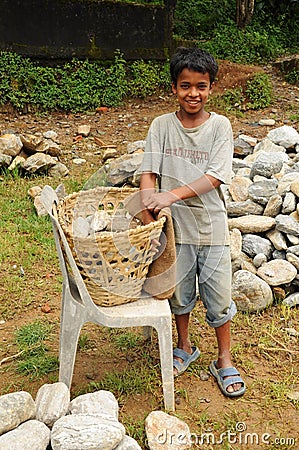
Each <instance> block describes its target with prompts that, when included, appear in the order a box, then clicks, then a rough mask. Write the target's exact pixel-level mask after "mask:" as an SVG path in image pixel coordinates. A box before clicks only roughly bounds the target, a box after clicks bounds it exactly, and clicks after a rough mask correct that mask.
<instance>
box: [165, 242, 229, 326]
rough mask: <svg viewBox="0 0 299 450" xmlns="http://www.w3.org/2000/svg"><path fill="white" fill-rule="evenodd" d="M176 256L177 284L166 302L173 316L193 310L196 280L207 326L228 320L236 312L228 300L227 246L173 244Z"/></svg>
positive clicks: (219, 324)
mask: <svg viewBox="0 0 299 450" xmlns="http://www.w3.org/2000/svg"><path fill="white" fill-rule="evenodd" d="M176 254H177V260H176V261H177V264H176V272H177V274H176V278H177V284H176V289H175V293H174V295H173V297H172V298H171V299H170V307H171V311H172V312H173V314H176V315H181V314H186V313H189V312H190V311H192V310H193V308H194V307H195V304H196V300H197V290H196V279H197V280H198V288H199V295H200V299H201V300H202V302H203V304H204V306H205V308H206V310H207V313H206V321H207V323H208V324H209V325H210V326H211V327H213V328H217V327H220V326H221V325H223V324H225V323H226V322H228V321H229V320H231V319H232V318H233V317H234V315H235V314H236V312H237V308H236V305H235V303H234V301H233V300H232V298H231V276H232V272H231V258H230V249H229V246H222V245H211V246H208V245H204V246H197V245H189V244H176Z"/></svg>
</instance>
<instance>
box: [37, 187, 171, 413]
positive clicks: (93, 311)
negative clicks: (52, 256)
mask: <svg viewBox="0 0 299 450" xmlns="http://www.w3.org/2000/svg"><path fill="white" fill-rule="evenodd" d="M41 201H42V203H43V205H44V207H45V209H46V211H47V212H48V214H49V216H50V218H51V221H52V226H53V233H54V237H55V243H56V248H57V252H58V256H59V262H60V268H61V271H62V275H63V286H62V307H61V323H60V344H59V381H62V382H64V383H65V384H66V385H67V386H68V387H70V385H71V382H72V376H73V370H74V364H75V358H76V351H77V344H78V339H79V335H80V331H81V328H82V326H83V325H84V324H85V323H86V322H92V323H97V324H98V325H103V326H107V327H110V328H125V327H138V326H142V327H144V328H143V330H144V336H146V335H147V336H150V333H151V330H152V327H154V328H155V329H156V330H157V333H158V341H159V351H160V361H161V373H162V385H163V395H164V406H165V409H166V410H169V411H174V409H175V407H174V380H173V359H172V358H173V356H172V351H173V349H172V318H171V311H170V307H169V304H168V300H155V299H154V298H152V297H148V296H147V297H144V298H141V299H140V300H137V301H134V302H132V303H127V304H123V305H118V306H111V307H106V306H105V307H101V306H97V305H96V304H95V303H94V302H93V300H92V298H91V296H90V295H89V292H88V290H87V288H86V286H85V283H84V281H83V279H82V277H81V274H80V271H79V270H78V267H77V265H76V263H75V260H74V258H73V255H72V252H71V250H70V247H69V245H68V242H67V239H66V237H65V234H64V232H63V230H62V228H61V226H60V224H59V222H58V220H57V218H56V214H55V211H56V204H57V203H58V197H57V195H56V193H55V191H54V190H53V189H52V188H51V187H50V186H45V187H44V189H43V191H42V193H41ZM62 246H63V248H64V252H63V251H62ZM65 255H66V256H65ZM65 258H66V259H67V261H66V259H65ZM67 263H68V264H67ZM68 265H69V267H70V269H71V273H70V271H69V270H68Z"/></svg>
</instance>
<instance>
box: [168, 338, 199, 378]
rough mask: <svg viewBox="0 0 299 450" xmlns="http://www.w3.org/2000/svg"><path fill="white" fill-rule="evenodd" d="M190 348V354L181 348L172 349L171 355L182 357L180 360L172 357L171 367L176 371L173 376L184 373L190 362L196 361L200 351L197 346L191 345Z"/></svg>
mask: <svg viewBox="0 0 299 450" xmlns="http://www.w3.org/2000/svg"><path fill="white" fill-rule="evenodd" d="M191 349H192V353H191V355H190V353H187V352H185V351H184V350H182V349H181V348H175V349H174V350H173V356H175V357H176V358H180V359H182V362H181V361H178V360H177V359H175V358H173V367H174V368H175V369H176V370H177V373H176V374H175V375H174V376H175V377H177V376H178V375H181V374H182V373H184V372H185V370H186V369H187V368H188V367H189V365H190V364H191V363H192V362H194V361H196V360H197V358H198V357H199V355H200V351H199V350H198V348H197V347H195V346H193V347H191Z"/></svg>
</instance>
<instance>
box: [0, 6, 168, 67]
mask: <svg viewBox="0 0 299 450" xmlns="http://www.w3.org/2000/svg"><path fill="white" fill-rule="evenodd" d="M164 3H165V5H164V6H152V5H135V4H125V3H120V2H113V1H95V0H51V1H49V0H30V1H25V2H24V1H22V0H15V1H13V2H11V1H10V0H0V10H1V11H2V13H1V15H0V30H1V32H0V50H4V51H13V52H16V53H19V54H21V55H23V56H26V57H32V58H37V59H41V60H49V59H54V60H61V59H62V60H65V59H70V58H73V57H77V58H86V57H88V58H90V59H91V58H96V59H102V60H106V59H111V58H113V55H114V52H115V50H117V49H120V50H121V52H122V53H123V54H124V57H125V58H126V59H127V60H129V59H140V58H143V59H158V60H159V59H160V60H163V59H165V58H166V57H167V56H168V53H169V49H170V48H171V46H172V39H171V36H172V27H173V12H174V7H175V0H167V1H165V2H164Z"/></svg>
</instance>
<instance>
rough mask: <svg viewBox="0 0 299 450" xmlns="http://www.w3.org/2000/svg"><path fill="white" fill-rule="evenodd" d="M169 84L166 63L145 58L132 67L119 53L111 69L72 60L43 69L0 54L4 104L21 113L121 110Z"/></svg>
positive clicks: (0, 98) (0, 100)
mask: <svg viewBox="0 0 299 450" xmlns="http://www.w3.org/2000/svg"><path fill="white" fill-rule="evenodd" d="M169 85H170V79H169V75H168V65H167V63H165V64H158V63H154V62H150V61H149V62H145V61H143V60H140V61H135V62H133V63H132V64H131V65H130V64H128V63H127V62H126V61H125V59H124V58H123V56H122V54H121V53H120V52H119V51H117V52H116V53H115V57H114V61H112V62H111V63H110V65H109V66H108V67H107V66H105V65H104V64H102V63H101V62H98V61H93V62H91V61H89V60H84V61H81V60H78V59H73V60H72V61H70V62H67V63H65V64H64V65H63V66H58V67H41V66H38V65H36V64H35V63H34V62H32V61H31V60H30V59H28V58H22V57H21V56H19V55H17V54H14V53H10V52H0V104H2V105H4V104H6V103H9V104H11V105H12V106H13V107H14V108H15V109H17V110H20V111H24V110H25V111H26V110H28V109H29V110H32V111H54V110H65V111H72V112H80V111H87V110H91V109H95V108H97V107H99V106H103V105H105V106H118V105H120V104H121V103H122V101H123V100H124V99H125V98H126V97H140V98H145V97H146V96H148V95H154V94H158V93H159V92H162V91H163V90H165V89H166V88H167V87H168V86H169Z"/></svg>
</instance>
